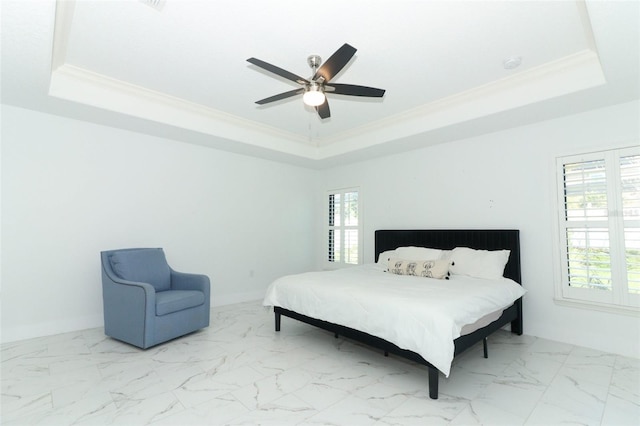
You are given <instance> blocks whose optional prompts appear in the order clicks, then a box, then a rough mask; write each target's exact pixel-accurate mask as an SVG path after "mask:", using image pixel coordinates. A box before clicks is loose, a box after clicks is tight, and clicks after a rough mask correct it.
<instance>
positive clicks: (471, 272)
mask: <svg viewBox="0 0 640 426" xmlns="http://www.w3.org/2000/svg"><path fill="white" fill-rule="evenodd" d="M509 254H510V251H509V250H491V251H490V250H474V249H470V248H468V247H456V248H454V249H453V251H452V252H451V261H452V262H453V264H452V265H451V268H450V269H449V270H450V271H451V273H452V274H456V275H468V276H470V277H476V278H485V279H490V280H493V279H498V278H502V275H503V274H504V267H505V265H506V264H507V261H508V260H509Z"/></svg>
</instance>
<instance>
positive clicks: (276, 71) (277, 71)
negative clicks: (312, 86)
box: [247, 58, 310, 84]
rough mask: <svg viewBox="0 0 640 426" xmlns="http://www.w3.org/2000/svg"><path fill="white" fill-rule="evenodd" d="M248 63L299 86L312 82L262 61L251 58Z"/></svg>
mask: <svg viewBox="0 0 640 426" xmlns="http://www.w3.org/2000/svg"><path fill="white" fill-rule="evenodd" d="M247 62H249V63H251V64H253V65H256V66H258V67H260V68H262V69H265V70H267V71H269V72H272V73H274V74H276V75H279V76H280V77H284V78H286V79H287V80H291V81H293V82H295V83H298V84H309V83H310V81H309V80H307V79H306V78H302V77H300V76H299V75H296V74H294V73H292V72H289V71H287V70H283V69H282V68H280V67H276V66H275V65H271V64H270V63H268V62H265V61H262V60H260V59H257V58H249V59H247Z"/></svg>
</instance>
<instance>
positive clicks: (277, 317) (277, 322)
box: [274, 312, 282, 331]
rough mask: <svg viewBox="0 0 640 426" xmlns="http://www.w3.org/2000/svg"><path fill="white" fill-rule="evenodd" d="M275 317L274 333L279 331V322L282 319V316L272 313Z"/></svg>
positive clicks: (278, 313)
mask: <svg viewBox="0 0 640 426" xmlns="http://www.w3.org/2000/svg"><path fill="white" fill-rule="evenodd" d="M274 314H275V316H276V331H280V320H281V319H282V315H281V314H280V312H274Z"/></svg>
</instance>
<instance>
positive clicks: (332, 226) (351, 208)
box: [326, 188, 362, 265]
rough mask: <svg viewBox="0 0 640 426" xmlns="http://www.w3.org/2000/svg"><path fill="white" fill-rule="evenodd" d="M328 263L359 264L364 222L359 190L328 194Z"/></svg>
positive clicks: (338, 191)
mask: <svg viewBox="0 0 640 426" xmlns="http://www.w3.org/2000/svg"><path fill="white" fill-rule="evenodd" d="M327 212H328V214H327V230H328V232H327V237H328V238H327V258H326V260H327V262H329V264H331V265H338V264H354V265H355V264H359V263H361V261H360V259H361V258H362V253H361V250H360V247H361V246H362V244H361V238H362V232H361V226H362V221H361V220H360V213H361V211H360V195H359V191H358V189H353V188H352V189H344V190H335V191H329V192H328V193H327Z"/></svg>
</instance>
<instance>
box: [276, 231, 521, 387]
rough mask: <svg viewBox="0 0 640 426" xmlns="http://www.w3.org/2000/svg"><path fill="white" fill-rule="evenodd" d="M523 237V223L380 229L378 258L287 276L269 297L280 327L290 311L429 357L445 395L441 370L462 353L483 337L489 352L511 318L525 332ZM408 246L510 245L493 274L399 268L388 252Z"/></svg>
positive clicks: (494, 248) (411, 355)
mask: <svg viewBox="0 0 640 426" xmlns="http://www.w3.org/2000/svg"><path fill="white" fill-rule="evenodd" d="M519 238H520V237H519V231H517V230H378V231H376V232H375V260H376V264H371V265H363V266H358V267H354V268H346V269H343V270H340V271H324V272H310V273H306V274H297V275H291V276H287V277H282V278H280V279H278V280H276V281H274V282H273V283H272V284H271V285H270V286H269V288H268V290H267V294H266V295H265V300H264V305H266V306H273V309H274V314H275V329H276V331H280V328H281V317H282V315H284V316H286V317H289V318H293V319H296V320H299V321H302V322H305V323H307V324H311V325H313V326H316V327H320V328H322V329H325V330H328V331H330V332H332V333H334V334H335V336H336V337H339V336H344V337H346V338H350V339H354V340H357V341H359V342H363V343H365V344H368V345H370V346H373V347H375V348H379V349H381V350H382V351H383V352H384V354H385V356H386V355H389V354H394V355H398V356H401V357H404V358H406V359H409V360H411V361H414V362H417V363H420V364H422V365H425V366H426V367H427V368H428V384H429V396H430V397H431V398H432V399H437V398H438V378H439V372H442V373H443V374H444V375H445V376H448V375H449V372H450V366H451V362H452V360H453V358H454V357H455V356H457V355H458V354H460V353H462V352H463V351H465V350H466V349H468V348H470V347H472V346H474V345H475V344H476V343H478V342H483V346H484V356H485V357H487V337H488V336H489V335H490V334H491V333H493V332H495V331H496V330H498V329H500V328H502V327H504V326H506V325H510V327H511V332H512V333H515V334H518V335H521V334H522V332H523V320H522V295H523V294H524V290H523V289H522V287H521V271H520V239H519ZM407 247H413V248H415V247H428V248H430V249H432V250H443V251H444V252H442V254H438V256H442V257H443V258H447V256H451V253H452V252H451V251H452V250H453V249H456V250H455V251H454V253H460V252H459V250H468V251H472V252H476V251H477V253H490V254H491V255H493V254H498V253H504V256H505V258H504V259H505V262H506V264H505V263H503V264H502V265H504V270H503V271H502V268H500V272H501V273H502V275H503V276H502V277H494V278H495V279H493V278H492V279H491V280H488V279H484V277H483V278H482V279H481V278H478V277H473V276H467V275H458V274H454V275H451V277H450V278H451V279H448V277H445V278H447V279H439V280H438V279H433V278H423V277H417V276H410V277H408V276H398V275H396V274H394V273H391V272H392V271H391V267H390V266H388V265H387V261H386V257H387V256H391V255H393V254H394V253H396V252H399V250H406V248H407ZM399 248H401V249H399ZM459 248H464V249H459ZM396 249H397V250H396ZM505 250H508V252H506V251H505ZM390 251H392V252H390ZM389 253H391V255H390V254H389ZM381 254H382V255H383V256H381ZM457 256H460V255H459V254H457ZM383 257H385V259H383ZM447 259H448V258H447ZM456 259H460V257H457V258H456ZM394 260H395V259H394ZM448 262H449V264H450V263H452V262H451V261H450V260H448ZM391 263H392V262H391V259H389V265H391ZM453 263H455V262H453ZM458 263H460V262H458ZM502 265H500V266H502ZM451 269H452V270H453V269H454V267H453V266H452V267H451ZM385 270H386V271H387V272H384V271H385ZM427 306H428V308H425V307H427ZM354 313H355V315H353V314H354Z"/></svg>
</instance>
